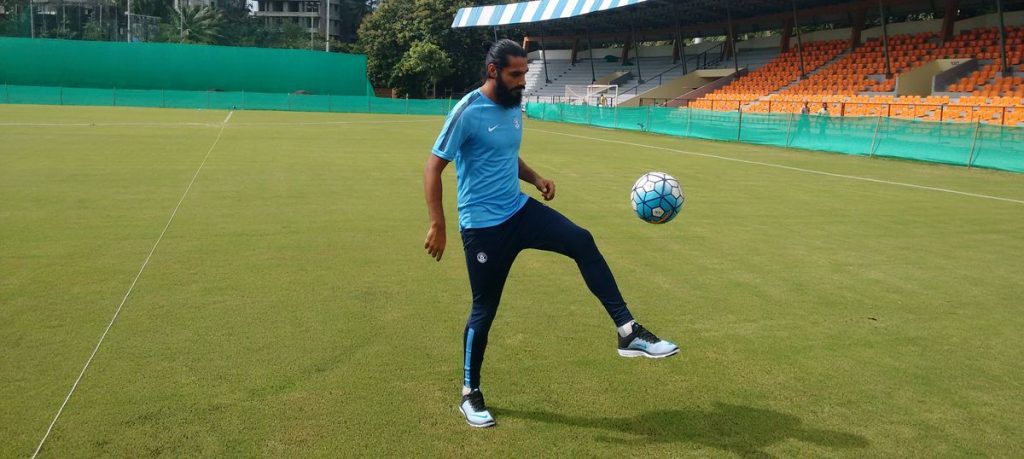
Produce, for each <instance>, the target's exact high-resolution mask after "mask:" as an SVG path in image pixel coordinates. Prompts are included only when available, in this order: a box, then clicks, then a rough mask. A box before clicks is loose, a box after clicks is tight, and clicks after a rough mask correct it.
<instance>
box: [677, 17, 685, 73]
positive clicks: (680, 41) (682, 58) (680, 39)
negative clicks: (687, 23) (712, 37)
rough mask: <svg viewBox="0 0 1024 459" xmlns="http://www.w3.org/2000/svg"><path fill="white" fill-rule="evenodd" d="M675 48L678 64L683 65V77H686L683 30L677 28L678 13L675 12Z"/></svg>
mask: <svg viewBox="0 0 1024 459" xmlns="http://www.w3.org/2000/svg"><path fill="white" fill-rule="evenodd" d="M676 46H677V47H678V48H679V63H680V64H683V75H686V74H687V73H688V72H687V68H686V43H684V42H683V30H682V28H680V26H679V12H678V11H676Z"/></svg>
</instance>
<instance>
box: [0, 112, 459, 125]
mask: <svg viewBox="0 0 1024 459" xmlns="http://www.w3.org/2000/svg"><path fill="white" fill-rule="evenodd" d="M230 118H231V114H230V113H229V114H228V117H227V118H225V119H224V121H223V122H221V123H216V122H214V123H195V122H165V123H161V122H152V123H128V122H126V123H0V127H91V126H97V127H123V126H135V127H221V125H222V124H224V123H227V122H228V120H229V119H230ZM439 121H440V118H438V119H418V120H377V121H370V120H367V121H308V122H262V123H260V122H251V123H233V124H231V125H232V126H330V125H346V124H394V123H438V122H439Z"/></svg>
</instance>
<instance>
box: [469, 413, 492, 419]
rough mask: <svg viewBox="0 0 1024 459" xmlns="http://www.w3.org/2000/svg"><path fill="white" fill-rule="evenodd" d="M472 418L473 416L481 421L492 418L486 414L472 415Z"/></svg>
mask: <svg viewBox="0 0 1024 459" xmlns="http://www.w3.org/2000/svg"><path fill="white" fill-rule="evenodd" d="M470 416H473V417H474V418H480V419H487V418H489V417H490V416H488V415H486V414H470Z"/></svg>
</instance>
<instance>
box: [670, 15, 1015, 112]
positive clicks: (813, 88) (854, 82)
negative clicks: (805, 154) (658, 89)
mask: <svg viewBox="0 0 1024 459" xmlns="http://www.w3.org/2000/svg"><path fill="white" fill-rule="evenodd" d="M998 34H999V31H998V29H996V28H983V29H974V30H967V31H963V32H962V33H960V34H957V35H956V36H955V37H954V38H953V39H952V40H950V41H948V42H946V43H942V40H941V38H940V37H939V36H938V34H935V33H930V32H924V33H917V34H906V35H894V36H890V37H889V39H888V41H889V64H890V72H891V73H892V75H891V76H892V78H886V75H885V62H886V56H885V52H884V50H883V43H882V40H881V39H878V38H873V39H869V40H867V41H866V42H865V43H864V44H862V45H861V46H860V47H858V48H857V49H855V50H853V51H852V52H850V53H848V54H846V55H840V53H841V52H842V46H844V44H845V42H844V41H837V42H821V43H811V44H807V46H806V47H805V54H804V56H805V64H806V63H807V62H808V59H807V57H808V56H811V59H810V62H811V65H809V66H808V68H809V69H810V68H816V67H821V68H820V69H818V70H817V71H814V72H811V73H810V76H809V77H808V78H806V79H804V80H802V81H795V80H796V79H797V72H796V70H795V69H794V68H793V67H794V65H793V61H792V55H791V54H792V53H783V54H780V55H779V57H777V58H776V59H775V60H774V61H773V62H771V63H769V64H768V65H765V66H764V67H762V68H761V69H759V70H758V71H755V72H752V73H751V74H750V75H748V76H746V77H744V78H741V79H739V80H737V81H736V82H734V83H732V84H730V85H728V86H726V87H723V88H721V89H719V90H718V91H715V92H714V93H711V94H709V95H708V96H706V97H705V98H703V99H701V100H698V101H695V102H693V103H691V104H690V106H691V107H694V108H702V109H710V110H737V109H741V108H742V109H743V110H744V111H748V112H762V113H766V112H772V113H780V112H781V113H798V112H799V111H800V109H801V107H803V105H804V103H805V102H806V103H808V105H809V106H810V110H811V112H812V113H814V112H816V111H817V110H818V109H819V108H820V106H821V104H822V103H826V104H828V105H829V112H830V115H832V116H837V115H841V116H890V117H894V118H906V119H918V120H925V121H962V122H984V123H993V124H1009V125H1017V124H1024V65H1022V60H1024V27H1007V29H1006V35H1007V37H1006V46H1007V52H1006V58H1007V61H1008V63H1009V65H1010V66H1011V73H1010V75H1008V76H1003V75H1002V74H1001V73H1000V72H999V69H1000V62H1001V61H1000V59H1001V54H1000V51H999V35H998ZM808 51H810V52H808ZM829 56H831V57H829ZM837 56H838V57H837ZM823 57H828V59H825V60H824V61H822V60H821V59H822V58H823ZM956 58H961V59H963V58H973V59H978V61H979V64H980V67H979V68H978V70H977V71H975V72H973V73H971V74H969V75H966V76H964V77H963V78H961V79H960V80H958V81H957V82H955V83H953V84H950V85H949V86H948V87H947V88H945V89H946V91H948V92H946V93H942V94H941V95H932V96H927V97H919V96H902V97H897V96H896V95H895V94H894V90H895V86H896V76H898V75H900V74H902V73H904V72H907V71H910V70H913V69H915V68H917V67H919V66H921V65H924V64H926V63H928V62H931V61H934V60H936V59H956ZM830 61H832V62H831V63H830ZM887 93H888V94H887ZM957 93H961V94H957Z"/></svg>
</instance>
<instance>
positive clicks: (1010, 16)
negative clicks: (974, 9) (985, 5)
mask: <svg viewBox="0 0 1024 459" xmlns="http://www.w3.org/2000/svg"><path fill="white" fill-rule="evenodd" d="M1004 6H1005V5H1004ZM1003 22H1004V23H1005V24H1006V25H1008V26H1015V27H1016V26H1020V25H1024V11H1014V12H1012V13H1003ZM980 27H999V15H998V14H988V15H985V16H978V17H976V18H970V19H964V20H962V21H957V22H956V24H954V25H953V32H954V33H960V31H962V30H971V29H977V28H980Z"/></svg>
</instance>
